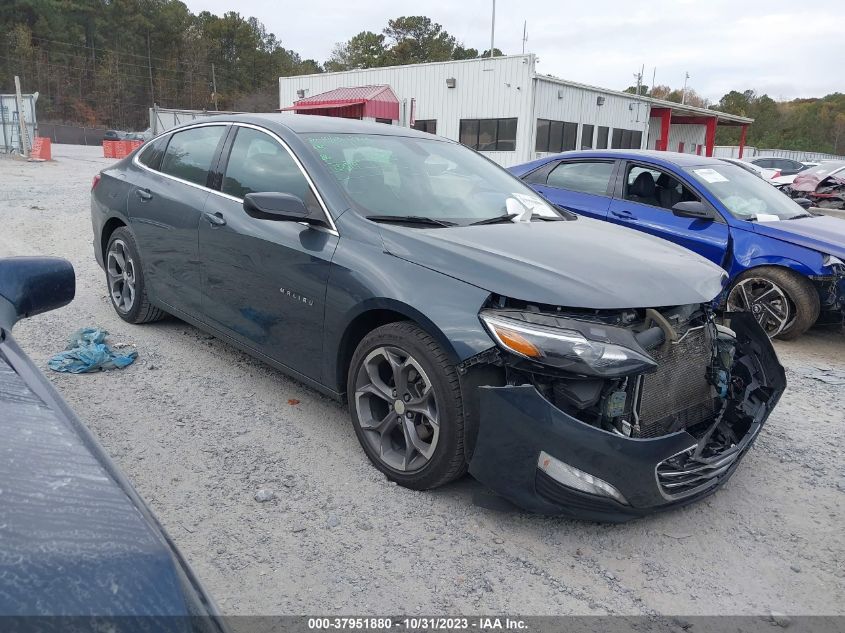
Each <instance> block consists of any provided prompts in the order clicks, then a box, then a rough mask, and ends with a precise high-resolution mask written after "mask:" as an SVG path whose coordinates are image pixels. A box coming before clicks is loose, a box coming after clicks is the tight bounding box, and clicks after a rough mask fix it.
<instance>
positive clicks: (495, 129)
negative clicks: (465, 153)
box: [459, 119, 516, 152]
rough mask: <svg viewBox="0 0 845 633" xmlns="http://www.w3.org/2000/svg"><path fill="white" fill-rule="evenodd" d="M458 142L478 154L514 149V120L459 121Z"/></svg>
mask: <svg viewBox="0 0 845 633" xmlns="http://www.w3.org/2000/svg"><path fill="white" fill-rule="evenodd" d="M459 138H460V141H461V143H463V144H464V145H466V146H467V147H471V148H472V149H477V150H478V151H479V152H512V151H514V150H515V149H516V119H461V127H460V136H459Z"/></svg>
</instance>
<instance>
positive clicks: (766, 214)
mask: <svg viewBox="0 0 845 633" xmlns="http://www.w3.org/2000/svg"><path fill="white" fill-rule="evenodd" d="M687 173H688V174H689V175H690V176H692V178H694V179H695V180H696V181H698V183H699V184H700V185H701V187H702V188H704V189H706V190H707V191H709V192H710V193H711V194H712V195H713V196H715V197H716V198H717V199H718V200H719V202H721V203H722V206H724V207H725V209H727V210H728V211H729V212H730V213H731V215H733V216H734V217H735V218H739V219H740V220H749V221H752V222H753V221H756V222H774V221H777V220H789V219H792V218H795V217H801V216H806V215H807V212H806V211H804V209H802V208H801V207H800V206H799V205H798V204H797V203H796V202H794V201H793V200H792V199H791V198H789V197H788V196H786V195H785V194H783V193H782V192H780V191H779V190H778V189H777V188H775V187H774V186H772V185H770V184H769V183H768V182H766V181H765V180H763V179H762V178H760V177H759V176H755V175H754V174H751V173H749V172H747V171H745V170H744V169H742V168H741V167H737V166H736V165H729V164H722V165H706V166H697V167H689V168H687Z"/></svg>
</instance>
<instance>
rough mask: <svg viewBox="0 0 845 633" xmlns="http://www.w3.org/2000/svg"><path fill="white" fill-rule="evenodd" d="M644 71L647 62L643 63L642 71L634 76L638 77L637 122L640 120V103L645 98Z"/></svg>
mask: <svg viewBox="0 0 845 633" xmlns="http://www.w3.org/2000/svg"><path fill="white" fill-rule="evenodd" d="M643 72H645V64H643V67H642V68H641V69H640V72H638V73H634V77H636V78H637V123H639V122H640V105H641V104H642V100H643Z"/></svg>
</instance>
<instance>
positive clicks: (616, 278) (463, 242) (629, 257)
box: [381, 218, 725, 309]
mask: <svg viewBox="0 0 845 633" xmlns="http://www.w3.org/2000/svg"><path fill="white" fill-rule="evenodd" d="M381 229H382V237H383V239H384V244H385V248H386V249H387V251H388V252H389V253H391V254H392V255H395V256H396V257H400V258H402V259H405V260H408V261H411V262H414V263H416V264H419V265H421V266H425V267H427V268H430V269H432V270H436V271H438V272H441V273H443V274H445V275H449V276H451V277H455V278H456V279H460V280H462V281H466V282H467V283H470V284H473V285H474V286H478V287H479V288H483V289H485V290H489V291H490V292H495V293H497V294H501V295H504V296H507V297H510V298H512V299H520V300H524V301H529V302H533V303H545V304H550V305H560V306H568V307H573V308H597V309H598V308H600V309H618V308H645V307H659V306H669V305H682V304H687V303H700V302H704V301H710V300H711V299H713V298H714V297H715V296H716V295H717V294H719V292H720V291H721V289H722V280H723V278H725V273H724V272H723V271H722V269H721V268H719V267H718V266H716V265H715V264H713V263H711V262H709V261H708V260H706V259H704V258H702V257H700V256H699V255H696V254H695V253H693V252H691V251H688V250H686V249H684V248H681V247H679V246H676V245H674V244H671V243H669V242H667V241H665V240H661V239H659V238H656V237H652V236H650V235H646V234H645V233H640V232H639V231H633V230H631V229H626V228H622V227H619V226H616V225H614V224H609V223H607V222H600V221H598V220H590V219H587V218H579V219H578V220H576V221H572V222H530V223H529V222H526V223H518V224H513V223H507V224H494V225H486V226H467V227H455V228H445V229H413V228H407V227H396V226H391V225H386V224H384V225H382V226H381Z"/></svg>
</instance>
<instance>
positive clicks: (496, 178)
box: [305, 134, 560, 225]
mask: <svg viewBox="0 0 845 633" xmlns="http://www.w3.org/2000/svg"><path fill="white" fill-rule="evenodd" d="M305 139H306V141H307V142H308V143H309V144H310V146H311V148H312V149H313V150H314V153H315V154H317V156H319V158H320V159H321V160H322V161H323V162H324V163H325V164H326V166H327V167H328V168H329V171H330V172H331V173H332V175H333V176H334V177H335V178H336V179H337V180H338V182H339V183H340V184H341V186H342V187H343V189H344V190H345V191H346V193H347V194H348V195H349V197H350V198H351V199H352V201H353V202H354V203H355V205H356V206H357V207H358V208H359V210H360V211H362V212H363V213H364V215H367V216H401V217H417V218H429V219H432V220H438V221H442V222H447V223H450V224H451V223H454V224H460V225H467V224H471V223H473V222H478V221H479V220H487V219H491V218H495V217H500V216H504V215H508V214H511V213H513V212H514V211H515V210H517V211H521V210H523V209H530V210H531V211H533V213H534V215H535V216H538V217H547V218H559V217H560V215H559V214H558V213H557V212H556V211H555V210H554V209H553V208H552V207H550V206H549V205H548V204H547V203H546V202H544V201H543V200H541V199H540V198H539V197H538V196H537V194H536V193H534V191H533V190H531V189H529V188H528V187H527V186H526V185H524V184H522V182H520V181H519V180H517V179H516V178H514V177H513V176H511V175H510V174H509V173H508V172H506V171H505V170H503V169H502V168H500V167H498V166H497V165H495V164H493V163H491V162H490V161H488V160H487V159H485V158H483V157H482V156H480V155H478V154H476V153H475V152H473V151H472V150H470V149H467V148H466V147H464V146H462V145H458V144H457V143H448V142H445V141H438V140H435V139H420V138H413V137H404V136H381V135H378V134H310V135H305ZM508 199H511V200H510V201H509V200H508Z"/></svg>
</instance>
